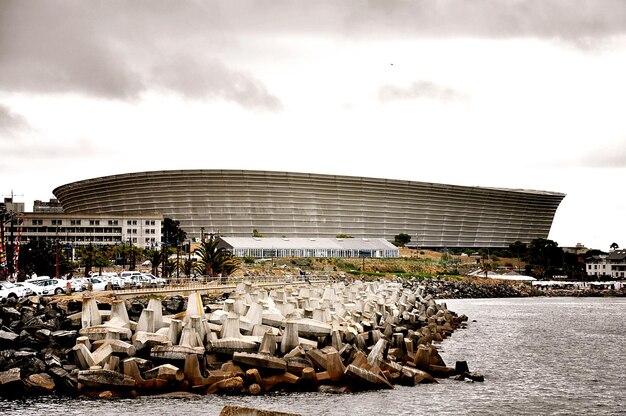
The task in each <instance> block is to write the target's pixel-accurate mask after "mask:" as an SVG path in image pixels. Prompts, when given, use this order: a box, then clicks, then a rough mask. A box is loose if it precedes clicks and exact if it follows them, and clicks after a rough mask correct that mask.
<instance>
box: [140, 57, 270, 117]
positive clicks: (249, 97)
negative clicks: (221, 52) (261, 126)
mask: <svg viewBox="0 0 626 416" xmlns="http://www.w3.org/2000/svg"><path fill="white" fill-rule="evenodd" d="M152 80H154V82H153V83H152V84H154V85H159V86H160V87H161V88H163V89H166V90H170V91H174V92H176V91H178V92H181V93H182V94H184V95H185V96H186V97H190V98H197V99H202V98H204V97H209V98H213V97H215V98H222V99H226V100H230V101H234V102H237V103H239V104H240V105H242V106H244V107H250V108H259V109H265V110H279V109H280V108H281V103H280V100H279V99H278V98H277V97H275V96H274V95H272V94H270V93H269V92H268V91H267V88H266V87H265V85H264V84H263V83H262V82H260V81H259V80H257V79H255V78H254V77H253V76H252V75H249V74H246V73H243V72H237V71H233V70H230V69H229V68H227V67H226V66H225V65H224V64H222V63H221V62H219V61H218V60H215V59H205V60H204V63H203V64H202V65H200V64H198V62H196V60H195V59H193V58H191V57H188V56H186V57H185V56H181V57H176V58H174V59H170V60H169V61H168V62H166V63H164V64H162V65H159V66H157V67H155V68H154V70H153V74H152Z"/></svg>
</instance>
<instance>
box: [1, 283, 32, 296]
mask: <svg viewBox="0 0 626 416" xmlns="http://www.w3.org/2000/svg"><path fill="white" fill-rule="evenodd" d="M24 296H26V289H25V288H23V287H21V286H17V285H15V284H14V283H11V282H1V283H0V299H4V298H11V297H13V298H21V297H24Z"/></svg>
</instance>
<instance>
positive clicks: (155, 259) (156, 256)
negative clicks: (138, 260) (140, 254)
mask: <svg viewBox="0 0 626 416" xmlns="http://www.w3.org/2000/svg"><path fill="white" fill-rule="evenodd" d="M144 256H145V257H146V259H148V260H150V263H152V274H153V275H155V276H157V277H158V276H159V265H160V264H161V250H153V249H147V250H145V251H144Z"/></svg>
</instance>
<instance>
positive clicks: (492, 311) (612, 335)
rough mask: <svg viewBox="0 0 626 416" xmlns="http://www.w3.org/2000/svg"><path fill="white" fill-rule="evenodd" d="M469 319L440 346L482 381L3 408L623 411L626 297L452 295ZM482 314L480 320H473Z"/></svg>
mask: <svg viewBox="0 0 626 416" xmlns="http://www.w3.org/2000/svg"><path fill="white" fill-rule="evenodd" d="M447 304H448V308H449V309H452V310H454V311H456V312H457V313H459V314H460V313H464V314H466V315H467V316H469V317H470V322H469V326H468V328H467V329H465V330H459V331H457V332H456V333H455V334H454V335H453V336H452V337H451V338H449V339H447V340H445V341H444V343H443V344H442V346H441V355H442V357H443V359H444V360H445V361H446V363H447V364H448V365H451V366H454V363H455V361H456V360H466V361H468V364H469V367H470V370H472V371H477V372H480V373H483V374H484V375H485V382H484V383H469V382H456V381H453V380H443V381H442V382H441V384H438V385H419V386H416V387H410V388H409V387H399V386H398V387H396V388H395V389H394V390H393V391H381V392H367V393H358V394H348V395H332V394H311V393H302V394H275V395H269V396H263V397H221V396H202V397H197V398H185V399H156V398H150V397H146V398H139V399H135V400H112V401H102V400H83V399H73V400H69V399H59V398H38V399H33V400H26V401H0V414H2V415H39V414H46V415H48V416H53V415H65V416H69V415H84V414H94V415H95V414H97V415H119V416H122V415H143V414H146V415H150V414H155V415H185V414H189V415H191V414H193V415H194V416H196V415H218V414H219V412H220V410H221V409H222V407H223V406H224V405H227V404H231V405H243V406H251V407H256V408H263V409H271V410H280V411H285V412H295V413H300V414H303V415H420V414H428V415H505V414H506V415H571V414H587V415H589V414H599V415H617V414H622V415H623V414H626V327H625V325H626V299H624V298H619V299H605V298H601V299H598V298H582V299H581V298H525V299H488V300H476V299H474V300H450V301H448V302H447ZM472 320H475V322H472Z"/></svg>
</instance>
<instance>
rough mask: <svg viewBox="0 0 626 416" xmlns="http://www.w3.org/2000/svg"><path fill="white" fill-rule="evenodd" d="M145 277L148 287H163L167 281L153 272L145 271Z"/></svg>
mask: <svg viewBox="0 0 626 416" xmlns="http://www.w3.org/2000/svg"><path fill="white" fill-rule="evenodd" d="M143 277H144V279H145V281H146V285H147V286H148V287H163V286H165V284H166V283H167V281H166V280H165V279H163V278H162V277H156V276H155V275H153V274H151V273H144V274H143Z"/></svg>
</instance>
